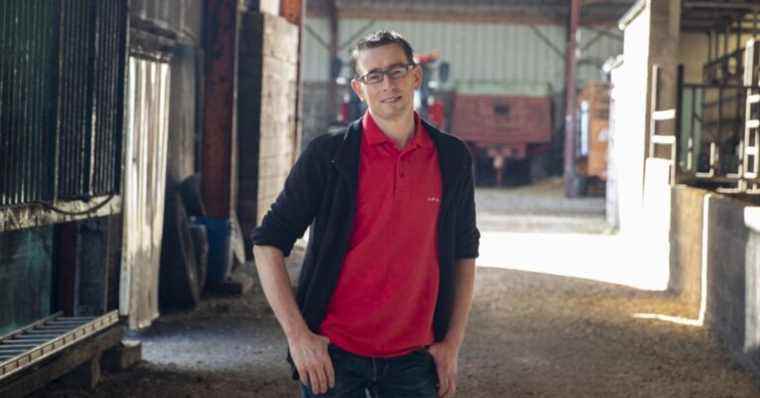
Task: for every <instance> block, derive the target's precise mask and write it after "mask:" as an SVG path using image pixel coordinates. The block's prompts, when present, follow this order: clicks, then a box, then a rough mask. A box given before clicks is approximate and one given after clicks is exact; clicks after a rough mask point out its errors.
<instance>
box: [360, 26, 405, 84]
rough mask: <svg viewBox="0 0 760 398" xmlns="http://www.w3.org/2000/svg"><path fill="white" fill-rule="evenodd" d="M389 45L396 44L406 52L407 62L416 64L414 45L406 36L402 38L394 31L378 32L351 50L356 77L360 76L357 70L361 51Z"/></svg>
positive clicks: (362, 40) (365, 38)
mask: <svg viewBox="0 0 760 398" xmlns="http://www.w3.org/2000/svg"><path fill="white" fill-rule="evenodd" d="M388 44H396V45H398V46H399V47H401V49H402V50H404V55H406V60H407V62H409V63H410V64H413V63H414V50H412V45H411V44H409V41H407V40H406V39H405V38H404V36H401V35H400V34H399V33H398V32H394V31H392V30H378V31H377V32H374V33H372V34H370V35H368V36H366V37H364V38H363V39H361V40H359V41H358V42H356V44H355V45H354V46H353V47H352V48H351V70H352V71H353V72H354V75H356V74H358V71H357V70H356V67H357V59H359V53H360V52H361V51H363V50H366V49H368V48H377V47H382V46H385V45H388Z"/></svg>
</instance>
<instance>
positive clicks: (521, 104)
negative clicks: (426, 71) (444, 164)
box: [451, 94, 552, 145]
mask: <svg viewBox="0 0 760 398" xmlns="http://www.w3.org/2000/svg"><path fill="white" fill-rule="evenodd" d="M551 128H552V121H551V97H524V96H496V95H466V94H456V95H455V97H454V111H453V114H452V117H451V132H452V133H453V134H455V135H457V136H458V137H460V138H462V139H463V140H465V141H470V142H474V143H478V144H498V145H524V144H538V143H547V142H549V141H550V139H551Z"/></svg>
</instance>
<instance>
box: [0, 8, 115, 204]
mask: <svg viewBox="0 0 760 398" xmlns="http://www.w3.org/2000/svg"><path fill="white" fill-rule="evenodd" d="M126 12H127V8H126V2H125V0H57V1H48V0H4V1H1V2H0V51H2V54H3V56H2V57H0V207H7V206H20V205H25V204H29V203H34V202H39V201H44V202H48V203H50V202H53V201H54V200H56V199H87V198H89V197H91V196H97V195H106V194H111V193H116V192H118V190H119V175H120V169H121V167H120V163H121V159H120V158H121V136H122V132H121V129H122V118H123V94H122V93H123V84H124V83H123V81H124V70H125V69H124V68H125V56H124V54H125V51H126V47H125V46H126V18H127V15H126Z"/></svg>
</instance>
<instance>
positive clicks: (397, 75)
mask: <svg viewBox="0 0 760 398" xmlns="http://www.w3.org/2000/svg"><path fill="white" fill-rule="evenodd" d="M414 66H415V64H403V65H394V66H391V67H390V68H388V69H379V70H373V71H372V72H369V73H366V74H364V75H362V76H358V77H356V80H358V81H360V82H362V83H364V84H378V83H380V82H382V81H383V77H384V76H386V75H387V76H388V78H390V79H391V80H398V79H401V78H402V77H404V76H406V75H407V74H408V73H409V71H410V70H411V69H412V68H413V67H414Z"/></svg>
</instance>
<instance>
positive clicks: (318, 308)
mask: <svg viewBox="0 0 760 398" xmlns="http://www.w3.org/2000/svg"><path fill="white" fill-rule="evenodd" d="M423 123H424V125H425V128H426V129H427V131H428V132H429V134H430V137H431V138H432V140H433V142H434V143H435V145H436V148H437V150H438V160H439V163H440V167H441V187H442V199H441V206H440V210H439V215H438V261H439V266H440V273H439V278H440V280H439V289H438V301H437V303H436V308H435V314H434V318H433V322H434V336H435V340H436V341H440V340H442V339H443V338H444V337H445V336H446V332H447V330H448V326H449V321H450V320H451V313H452V307H453V302H454V286H455V281H454V276H455V273H454V267H455V264H456V260H458V259H464V258H475V257H477V256H478V244H479V239H480V233H479V232H478V229H477V227H476V225H475V203H474V188H473V179H472V160H471V157H470V153H469V152H468V150H467V147H466V146H465V144H464V143H463V142H462V141H460V140H459V139H457V138H455V137H453V136H451V135H448V134H444V133H442V132H440V131H439V130H438V129H436V128H435V127H433V126H431V125H429V124H428V123H426V122H424V121H423ZM361 134H362V125H361V119H360V120H358V121H356V122H354V123H352V124H351V125H350V126H349V127H348V128H347V129H346V130H345V132H344V133H342V134H337V135H324V136H320V137H318V138H315V139H314V140H313V141H312V142H311V144H309V146H308V147H307V148H306V150H305V151H304V152H303V154H302V155H301V156H300V157H299V159H298V161H297V162H296V164H295V165H294V166H293V169H292V170H291V171H290V174H289V175H288V178H287V180H286V181H285V187H284V188H283V190H282V192H281V193H280V194H279V196H278V197H277V200H276V201H275V202H274V204H273V205H272V207H271V208H270V210H269V212H268V213H267V214H266V216H265V217H264V219H263V220H262V222H261V225H260V226H259V227H258V228H256V229H255V230H254V231H253V233H252V235H251V240H252V241H253V244H255V245H259V246H274V247H277V248H279V249H280V250H282V252H283V254H284V255H285V256H288V255H289V254H290V252H291V250H292V249H293V244H294V242H295V241H296V239H298V238H299V237H301V236H302V235H303V233H304V231H305V230H306V228H307V227H308V226H309V225H311V229H310V233H309V243H308V247H307V249H306V254H305V257H304V261H303V267H302V269H301V274H300V277H299V278H298V290H297V294H296V301H297V303H298V306H299V308H300V310H301V313H302V314H303V317H304V320H305V321H306V324H307V325H308V326H309V328H310V329H311V330H312V331H314V332H318V331H319V327H320V325H321V323H322V320H323V319H324V317H325V312H326V310H327V305H328V304H329V301H330V297H331V296H332V293H333V291H334V290H335V286H336V284H337V282H338V275H339V274H340V270H341V266H342V265H343V259H344V257H345V255H346V251H347V246H348V241H349V238H350V235H351V232H352V228H353V224H354V214H355V211H356V194H357V187H358V178H359V148H360V144H361ZM388 239H389V244H392V242H390V240H391V239H393V237H388Z"/></svg>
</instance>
